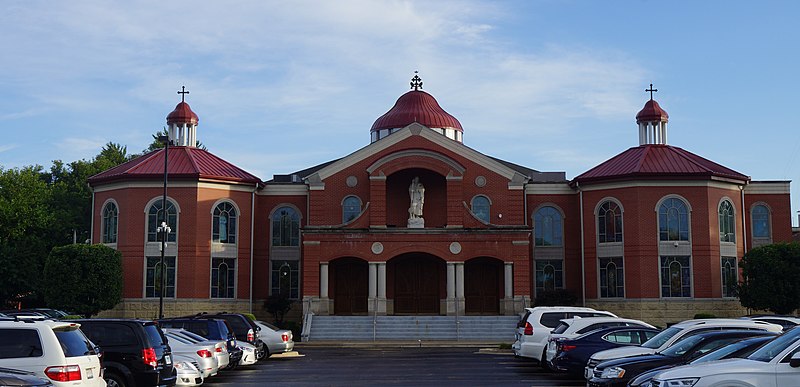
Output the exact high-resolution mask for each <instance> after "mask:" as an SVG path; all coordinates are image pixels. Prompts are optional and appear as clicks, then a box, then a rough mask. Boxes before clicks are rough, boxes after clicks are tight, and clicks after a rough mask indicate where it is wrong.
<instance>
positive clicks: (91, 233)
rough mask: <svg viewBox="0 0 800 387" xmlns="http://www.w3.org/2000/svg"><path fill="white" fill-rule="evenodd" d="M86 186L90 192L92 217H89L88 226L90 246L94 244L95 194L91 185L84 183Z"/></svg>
mask: <svg viewBox="0 0 800 387" xmlns="http://www.w3.org/2000/svg"><path fill="white" fill-rule="evenodd" d="M86 185H88V186H89V189H90V190H92V216H91V217H90V219H91V225H90V226H89V244H90V245H91V244H94V195H95V192H94V188H92V185H91V184H89V183H86Z"/></svg>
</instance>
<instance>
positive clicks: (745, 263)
mask: <svg viewBox="0 0 800 387" xmlns="http://www.w3.org/2000/svg"><path fill="white" fill-rule="evenodd" d="M740 267H741V268H742V276H743V277H744V278H743V280H742V282H741V283H740V284H739V286H738V287H737V291H738V294H739V301H740V302H741V303H742V306H744V307H747V308H752V309H757V310H769V311H772V312H774V313H778V314H788V313H791V312H792V311H794V310H795V309H798V308H800V243H797V242H792V243H776V244H772V245H766V246H761V247H757V248H755V249H752V250H750V251H749V252H747V254H745V255H744V257H743V258H742V260H741V262H740Z"/></svg>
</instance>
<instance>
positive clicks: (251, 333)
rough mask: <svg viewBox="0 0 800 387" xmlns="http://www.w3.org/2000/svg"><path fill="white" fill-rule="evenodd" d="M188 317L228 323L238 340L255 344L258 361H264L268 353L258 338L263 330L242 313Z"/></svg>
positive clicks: (204, 314)
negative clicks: (221, 320) (220, 320)
mask: <svg viewBox="0 0 800 387" xmlns="http://www.w3.org/2000/svg"><path fill="white" fill-rule="evenodd" d="M187 317H189V318H197V319H223V320H225V321H227V322H228V324H229V325H230V327H231V328H232V329H233V334H234V335H235V336H236V340H239V341H246V342H248V343H250V344H253V345H254V346H255V347H256V348H257V350H258V352H257V356H258V359H262V358H263V357H264V356H265V355H266V353H267V350H266V347H265V346H264V343H263V342H261V339H260V338H259V337H258V332H259V330H260V329H261V328H259V327H258V325H256V324H255V323H254V322H253V320H250V319H249V318H248V317H247V316H245V315H243V314H241V313H227V312H219V313H213V314H211V313H198V314H196V315H194V316H187Z"/></svg>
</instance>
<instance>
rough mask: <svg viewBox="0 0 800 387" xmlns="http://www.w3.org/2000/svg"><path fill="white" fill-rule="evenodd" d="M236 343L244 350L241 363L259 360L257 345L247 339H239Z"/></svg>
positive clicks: (244, 364) (246, 363)
mask: <svg viewBox="0 0 800 387" xmlns="http://www.w3.org/2000/svg"><path fill="white" fill-rule="evenodd" d="M236 345H237V346H238V347H239V349H240V350H242V360H240V361H239V365H242V366H246V365H251V364H255V363H256V362H257V361H258V349H257V348H256V346H255V345H253V344H250V343H248V342H246V341H239V342H238V343H237V344H236Z"/></svg>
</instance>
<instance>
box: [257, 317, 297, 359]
mask: <svg viewBox="0 0 800 387" xmlns="http://www.w3.org/2000/svg"><path fill="white" fill-rule="evenodd" d="M254 322H255V323H256V325H258V327H259V328H261V330H260V331H259V337H260V338H261V341H263V342H264V344H265V345H266V346H267V356H269V355H272V354H275V353H284V352H291V351H293V350H294V340H293V335H292V331H291V330H288V329H280V328H278V327H276V326H274V325H272V324H270V323H268V322H264V321H259V320H256V321H254Z"/></svg>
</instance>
